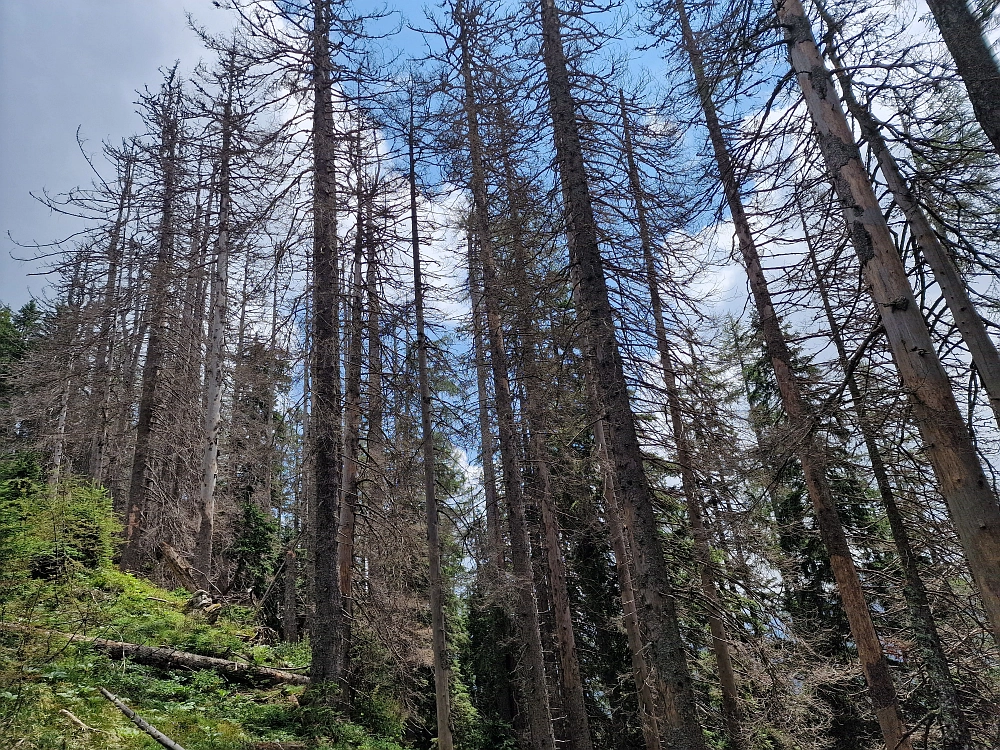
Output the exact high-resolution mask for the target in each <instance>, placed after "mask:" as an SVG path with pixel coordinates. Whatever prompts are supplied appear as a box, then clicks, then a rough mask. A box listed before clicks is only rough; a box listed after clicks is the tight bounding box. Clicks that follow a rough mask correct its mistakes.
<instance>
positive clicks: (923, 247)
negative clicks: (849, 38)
mask: <svg viewBox="0 0 1000 750" xmlns="http://www.w3.org/2000/svg"><path fill="white" fill-rule="evenodd" d="M958 1H959V2H962V4H963V5H964V0H958ZM817 5H818V6H819V8H820V13H821V14H822V16H823V19H824V22H825V23H826V24H827V25H828V26H829V28H830V29H831V31H832V30H833V29H835V28H836V27H835V25H834V21H833V19H832V18H831V17H830V15H829V14H828V13H827V11H826V9H825V7H824V6H823V4H822V3H817ZM827 54H828V55H829V56H830V61H831V62H832V63H833V65H834V68H835V70H836V73H837V80H838V81H839V82H840V88H841V91H842V92H843V96H844V102H846V104H847V109H848V110H849V111H850V113H851V115H852V116H853V117H854V119H855V120H856V121H857V123H858V125H859V126H860V128H861V135H862V136H863V137H864V139H865V141H866V142H867V143H868V147H869V148H870V149H871V151H872V153H873V154H874V155H875V158H876V159H878V164H879V171H881V172H882V176H883V178H885V182H886V184H887V185H888V186H889V190H890V191H891V192H892V197H893V200H894V201H895V202H896V205H897V206H899V207H900V209H901V210H902V211H903V214H904V215H905V216H906V221H907V223H908V224H909V226H910V232H911V233H912V235H913V241H914V242H915V243H916V246H917V249H918V250H919V251H920V253H921V254H922V255H923V256H924V259H925V260H926V261H927V265H929V266H930V267H931V271H932V272H933V273H934V280H935V281H936V282H937V283H938V286H939V287H941V294H942V295H943V296H944V300H945V302H946V303H947V305H948V311H949V312H950V313H951V317H952V318H953V319H954V321H955V325H956V326H957V327H958V331H959V333H960V334H961V336H962V341H964V342H965V345H966V346H967V347H968V348H969V353H970V354H971V355H972V362H973V364H974V365H975V368H976V372H977V373H978V375H979V379H980V380H981V381H982V384H983V389H984V390H985V391H986V395H987V397H988V398H989V402H990V406H991V407H992V409H993V415H994V418H995V419H996V421H997V424H998V425H1000V353H998V352H997V347H996V344H995V343H994V341H993V339H992V338H991V337H990V334H989V333H988V332H987V330H986V325H985V324H984V323H983V319H982V318H981V317H979V313H978V312H977V311H976V306H975V305H974V304H973V302H972V299H971V297H970V296H969V290H968V288H967V286H966V284H965V281H964V280H963V279H962V277H961V275H960V274H959V272H958V269H957V268H956V267H955V263H954V261H953V260H952V259H951V256H950V255H949V254H948V251H947V250H946V249H945V248H944V246H943V245H942V244H941V241H940V240H939V239H938V236H937V234H936V233H935V232H934V230H933V228H931V224H930V222H929V221H928V220H927V215H926V214H925V213H924V211H923V209H922V208H921V206H920V204H919V202H918V201H917V199H916V197H915V196H914V195H913V191H912V190H910V186H909V184H908V183H907V181H906V178H905V177H903V173H902V172H901V171H900V168H899V165H898V164H897V163H896V159H895V157H894V156H893V155H892V152H891V151H890V150H889V146H888V144H887V143H886V142H885V138H883V137H882V132H881V130H880V129H879V127H878V123H876V121H875V118H874V117H872V114H871V111H870V110H869V109H868V108H867V107H865V106H864V105H863V104H862V103H861V102H859V101H858V99H857V97H855V95H854V88H853V85H854V82H853V81H852V80H851V75H850V73H849V72H848V70H847V69H846V68H845V67H844V63H843V61H842V60H841V58H840V54H839V51H838V49H837V47H836V45H835V44H834V43H833V39H832V33H831V40H830V43H829V44H828V46H827ZM997 93H998V95H1000V87H998V89H997ZM998 112H1000V110H998Z"/></svg>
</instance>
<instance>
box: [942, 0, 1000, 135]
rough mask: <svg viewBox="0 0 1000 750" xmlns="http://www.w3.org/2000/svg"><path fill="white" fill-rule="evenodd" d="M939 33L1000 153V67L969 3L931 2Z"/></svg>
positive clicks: (981, 121) (986, 130) (973, 108)
mask: <svg viewBox="0 0 1000 750" xmlns="http://www.w3.org/2000/svg"><path fill="white" fill-rule="evenodd" d="M927 7H928V8H930V9H931V13H932V14H933V15H934V20H935V22H937V27H938V30H939V31H940V32H941V37H942V38H943V39H944V43H945V45H947V47H948V51H949V52H950V53H951V56H952V58H953V59H954V60H955V67H957V68H958V74H959V75H960V76H961V77H962V81H964V82H965V90H966V91H967V92H968V94H969V101H971V102H972V111H973V112H975V113H976V119H977V120H979V124H980V125H982V127H983V132H984V133H986V137H987V138H989V139H990V142H992V143H993V148H995V149H996V151H997V153H1000V67H998V66H997V59H996V57H994V55H993V50H992V49H991V47H990V44H989V42H988V41H987V40H986V37H985V35H984V34H983V27H982V24H981V23H980V22H979V19H978V18H976V16H975V14H973V12H972V10H971V9H970V8H969V4H968V3H967V2H966V0H927Z"/></svg>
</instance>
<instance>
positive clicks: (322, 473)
mask: <svg viewBox="0 0 1000 750" xmlns="http://www.w3.org/2000/svg"><path fill="white" fill-rule="evenodd" d="M331 13H332V10H331V7H330V2H329V0H313V39H312V44H313V50H312V55H313V61H312V62H313V73H312V75H313V81H312V87H313V98H314V104H313V161H314V165H315V168H314V174H313V193H314V194H313V258H312V261H313V286H312V299H313V348H312V352H313V373H314V377H313V411H312V418H313V419H312V425H313V429H314V438H313V446H312V447H313V461H314V466H315V500H314V508H313V514H314V515H313V537H312V538H313V540H314V544H315V547H314V566H315V581H314V584H315V592H316V593H315V602H316V609H315V614H314V616H313V622H312V628H311V630H310V643H311V645H312V676H313V681H314V682H315V683H317V685H318V686H321V687H320V688H319V689H320V693H319V695H317V698H318V699H319V700H321V701H325V702H330V701H332V700H333V699H334V693H333V692H332V691H333V689H334V688H335V683H337V682H339V681H340V680H341V678H342V677H343V675H342V673H341V667H342V665H343V655H342V652H341V649H342V648H343V643H342V641H341V634H342V632H343V625H342V622H341V620H342V618H343V606H342V602H341V594H340V585H339V578H338V571H337V557H338V555H337V539H338V533H337V526H338V520H339V506H340V490H341V486H342V485H341V479H342V477H341V468H342V461H341V456H342V453H341V449H342V445H341V435H342V425H341V420H342V415H343V404H342V403H341V400H342V393H341V381H340V312H339V299H340V273H339V270H338V265H339V264H338V259H337V253H338V248H337V174H336V142H335V136H334V119H333V101H332V82H331V68H332V64H331V61H330V50H329V35H330V26H331V18H330V16H331Z"/></svg>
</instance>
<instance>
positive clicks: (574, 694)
mask: <svg viewBox="0 0 1000 750" xmlns="http://www.w3.org/2000/svg"><path fill="white" fill-rule="evenodd" d="M501 160H502V162H503V170H504V177H505V185H506V190H507V196H508V211H509V215H510V227H511V229H510V231H511V239H512V242H511V245H512V247H513V259H512V260H513V263H512V264H511V272H510V282H511V286H512V287H513V288H514V289H515V290H516V293H517V297H518V303H519V304H518V311H517V313H518V320H517V330H518V332H519V333H520V344H521V346H520V350H521V351H520V357H519V359H520V361H521V363H522V365H521V366H522V368H523V374H524V384H523V388H524V393H525V406H526V408H525V416H526V417H527V428H528V441H527V445H528V453H529V455H531V456H532V461H533V464H534V468H535V473H536V483H535V487H536V488H537V502H538V506H539V510H540V513H541V523H542V541H543V549H544V552H545V555H546V560H547V562H548V572H549V575H550V577H551V594H552V608H553V614H554V618H555V626H556V628H555V631H556V632H555V636H556V650H557V653H558V657H559V680H560V686H561V692H562V703H563V710H564V711H565V713H566V736H567V739H568V741H569V742H568V744H569V746H570V747H571V748H573V749H574V750H593V747H594V743H593V739H592V738H591V734H590V720H589V719H588V718H587V708H586V700H585V697H584V690H583V679H582V677H581V676H580V660H579V656H578V654H577V650H576V637H575V634H574V632H573V617H572V611H571V609H570V603H569V592H568V588H567V578H566V563H565V560H564V559H563V554H562V545H561V542H560V539H559V536H560V535H559V518H558V515H557V509H556V507H555V500H554V495H553V489H552V477H551V470H550V468H549V460H548V456H549V450H548V446H547V445H546V442H545V431H544V425H546V424H548V423H549V422H550V421H551V420H550V419H549V415H547V414H546V410H545V406H544V400H545V396H544V392H543V386H542V384H543V383H544V382H546V381H545V375H544V374H543V373H542V371H541V367H540V366H539V362H538V355H539V351H538V343H537V342H538V323H537V321H536V320H535V319H534V316H533V314H532V311H533V309H534V287H533V286H532V284H531V282H530V280H529V279H528V273H527V269H528V264H529V263H530V259H529V257H528V252H527V248H526V247H525V241H524V234H523V228H524V225H523V223H522V217H521V210H520V203H521V201H522V196H521V195H520V194H519V191H518V190H517V179H516V176H515V175H514V168H513V164H512V162H511V154H510V153H509V152H508V151H505V152H504V153H503V154H502V156H501Z"/></svg>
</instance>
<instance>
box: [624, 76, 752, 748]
mask: <svg viewBox="0 0 1000 750" xmlns="http://www.w3.org/2000/svg"><path fill="white" fill-rule="evenodd" d="M619 99H620V106H621V113H622V129H623V134H624V144H625V159H626V165H627V167H628V180H629V189H630V191H631V193H632V201H633V203H634V204H635V214H636V222H637V224H638V227H639V244H640V245H641V246H642V258H643V264H644V265H645V269H646V285H647V286H648V287H649V299H650V304H651V307H652V308H653V324H654V327H655V331H656V350H657V353H658V354H659V357H660V370H661V371H662V373H663V384H664V387H665V390H666V395H667V417H668V418H669V419H670V425H671V429H672V430H673V433H674V446H675V449H676V451H677V464H678V466H679V468H680V472H681V491H682V492H683V494H684V503H685V506H686V508H687V513H688V522H689V523H690V524H691V537H692V539H693V541H694V558H695V563H696V564H697V566H698V571H699V578H700V580H701V591H702V594H704V596H705V601H706V607H707V615H708V625H709V630H710V631H711V633H712V651H713V652H714V654H715V663H716V666H717V669H718V672H719V684H720V686H721V688H722V711H723V715H724V717H725V720H726V731H727V733H728V735H729V746H730V748H731V750H741V748H742V747H743V746H744V741H743V728H742V716H741V711H740V703H739V687H738V685H737V682H736V670H735V669H734V668H733V659H732V656H731V655H730V653H729V637H728V635H727V634H726V626H725V623H724V622H723V619H722V604H721V602H720V601H719V589H718V585H717V584H716V576H717V571H716V569H715V563H714V562H713V561H712V550H711V546H710V545H709V540H708V532H707V530H706V529H705V522H704V518H703V512H702V503H701V497H700V496H699V491H698V482H697V479H696V477H695V474H694V465H695V460H694V452H693V451H692V449H691V439H690V437H689V435H688V433H687V428H686V427H685V425H684V417H683V414H682V412H681V403H680V393H679V391H678V388H677V377H676V375H675V373H674V360H673V357H672V355H671V352H670V344H669V342H668V341H667V327H666V324H665V322H664V317H663V300H662V299H661V298H660V284H659V278H658V273H657V270H656V261H655V259H654V258H653V240H652V235H651V233H650V229H649V222H648V220H647V216H646V206H645V201H644V200H643V192H642V183H641V181H640V179H639V168H638V166H637V165H636V162H635V153H634V149H633V144H632V132H631V126H630V123H629V118H628V111H627V110H626V108H625V94H624V92H621V91H619Z"/></svg>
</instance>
